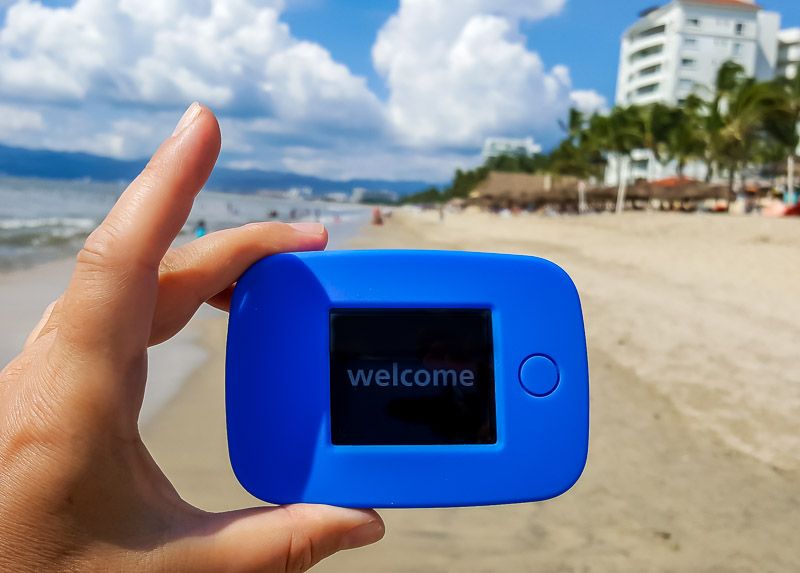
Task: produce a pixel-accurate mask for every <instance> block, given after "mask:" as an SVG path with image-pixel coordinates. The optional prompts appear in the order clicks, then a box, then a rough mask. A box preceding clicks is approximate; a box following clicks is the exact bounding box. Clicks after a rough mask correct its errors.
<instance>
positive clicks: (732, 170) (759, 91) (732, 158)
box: [715, 78, 784, 192]
mask: <svg viewBox="0 0 800 573" xmlns="http://www.w3.org/2000/svg"><path fill="white" fill-rule="evenodd" d="M783 99H784V98H783V95H782V93H781V91H780V90H779V89H777V88H776V85H775V84H774V83H762V82H757V81H756V80H754V79H752V78H748V79H746V80H744V81H742V82H741V83H740V84H739V85H738V86H736V87H735V88H734V89H733V90H732V91H731V92H730V93H729V94H728V95H727V96H726V97H725V98H724V99H722V100H721V101H720V102H719V107H718V112H719V118H720V121H721V127H720V129H719V132H718V134H717V137H718V141H717V146H716V150H715V151H716V153H717V154H718V159H719V161H720V162H721V163H723V164H724V165H725V166H726V167H727V169H728V189H729V191H731V192H732V191H733V183H734V179H735V176H736V173H738V172H739V170H740V169H741V168H742V167H744V166H745V165H746V164H747V163H748V161H749V159H750V158H751V157H752V156H753V150H754V147H755V144H756V141H757V140H758V139H759V138H763V137H765V136H766V135H767V134H768V132H769V129H768V124H769V117H770V115H771V114H776V113H777V112H778V111H780V110H781V109H782V108H783V105H782V102H783ZM778 123H780V122H778Z"/></svg>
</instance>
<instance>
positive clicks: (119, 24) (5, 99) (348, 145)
mask: <svg viewBox="0 0 800 573" xmlns="http://www.w3.org/2000/svg"><path fill="white" fill-rule="evenodd" d="M293 1H296V0H293ZM565 1H566V0H528V1H525V2H520V1H518V0H458V1H450V0H401V2H400V6H399V9H398V11H397V12H396V13H395V14H394V15H393V16H391V17H390V18H389V19H388V20H387V21H386V22H385V24H384V25H383V26H382V27H381V29H380V30H379V33H378V37H377V40H376V42H375V44H374V46H373V50H372V58H373V63H374V66H375V70H376V71H377V73H378V74H379V76H380V77H381V78H382V79H383V80H384V81H385V84H386V88H387V90H386V93H387V95H386V97H385V99H381V98H379V97H378V96H377V95H376V94H375V93H373V92H372V91H371V90H370V88H369V86H368V84H367V81H366V79H365V78H363V77H360V76H358V75H355V74H353V73H352V72H351V70H350V69H348V67H347V66H346V65H344V64H342V63H341V62H337V61H336V60H335V59H334V58H333V57H332V55H331V53H330V52H329V51H328V50H327V49H326V48H325V47H323V46H321V45H319V44H317V43H313V42H309V41H304V40H301V39H298V38H296V37H295V36H294V35H293V34H292V32H291V30H290V29H289V27H288V25H287V24H286V23H285V22H284V21H283V20H282V12H283V10H284V9H285V6H284V3H283V1H282V0H159V1H157V2H156V1H153V2H141V1H136V0H77V1H76V2H75V3H74V4H73V5H71V6H68V7H60V8H53V7H47V6H43V5H42V4H40V3H39V2H36V1H34V0H17V1H16V2H13V3H11V2H8V0H0V7H2V6H3V5H6V4H10V7H9V8H8V9H7V11H6V13H5V19H4V21H3V22H2V24H0V140H2V141H4V142H6V143H12V144H17V145H25V146H29V147H49V148H54V149H64V150H81V151H88V152H92V153H99V154H103V155H113V156H116V157H141V156H144V155H146V154H147V153H148V152H149V151H151V150H152V149H153V148H154V147H155V145H156V144H157V142H158V140H159V139H160V138H161V137H163V136H164V135H166V134H168V133H169V132H170V131H171V129H172V123H173V122H174V121H175V119H176V118H177V117H178V116H179V115H180V111H181V109H182V108H183V107H184V106H186V105H187V104H188V103H189V102H191V101H193V100H200V101H203V102H204V103H207V104H208V105H210V106H211V107H213V108H214V109H215V111H217V113H218V114H219V115H220V119H221V123H222V127H223V137H224V148H223V149H224V151H223V162H228V163H229V164H230V165H235V166H242V167H244V166H255V165H258V166H261V167H265V168H269V169H276V168H284V169H292V170H296V171H299V172H302V173H309V174H314V175H324V176H332V177H356V176H369V177H379V176H388V177H395V178H419V177H431V178H436V179H444V178H446V177H447V176H448V175H449V174H450V173H451V172H452V169H453V168H455V167H457V166H462V167H464V166H470V165H472V164H475V163H477V162H478V161H479V155H478V153H479V150H480V147H481V145H482V143H483V138H484V137H486V136H491V135H505V136H515V135H518V136H530V135H533V136H535V137H536V138H537V139H539V140H542V139H544V140H547V139H548V138H551V139H552V138H554V137H556V136H557V119H558V118H559V117H562V116H563V115H564V114H565V113H566V109H567V108H568V107H569V105H576V106H578V107H580V108H581V109H586V110H588V109H597V108H600V107H603V106H604V105H605V102H604V100H603V99H602V97H600V96H599V95H598V94H596V93H595V92H591V91H586V90H574V89H573V86H572V82H571V79H570V75H569V71H568V69H567V68H566V67H564V66H562V65H555V66H552V67H548V66H547V65H545V63H544V62H542V60H541V58H540V57H539V55H538V54H537V53H536V52H534V51H532V50H530V49H529V48H528V47H527V46H526V39H525V38H524V37H523V36H522V34H521V33H520V31H519V30H520V22H521V21H522V20H527V21H532V20H539V19H542V18H547V17H550V16H552V15H554V14H557V13H558V12H559V11H560V10H561V9H562V8H563V6H564V3H565ZM332 25H337V24H335V23H332ZM338 25H341V24H338ZM343 33H345V32H344V30H343ZM12 107H13V111H9V110H12Z"/></svg>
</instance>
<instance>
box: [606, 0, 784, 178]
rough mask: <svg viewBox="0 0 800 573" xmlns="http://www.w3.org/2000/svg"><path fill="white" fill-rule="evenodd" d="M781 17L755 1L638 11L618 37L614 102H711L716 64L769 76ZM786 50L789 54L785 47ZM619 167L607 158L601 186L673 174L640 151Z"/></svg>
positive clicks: (722, 0)
mask: <svg viewBox="0 0 800 573" xmlns="http://www.w3.org/2000/svg"><path fill="white" fill-rule="evenodd" d="M780 22H781V17H780V14H778V13H776V12H768V11H766V10H763V9H762V8H761V7H760V6H759V5H757V4H756V3H755V2H754V0H672V1H670V2H668V3H667V4H664V5H663V6H657V7H653V8H649V9H647V10H644V11H643V12H641V13H640V14H639V20H637V21H636V22H635V23H634V24H633V25H632V26H630V27H629V28H628V29H627V30H625V32H624V33H623V36H622V46H621V49H620V60H619V71H618V78H617V93H616V103H617V104H618V105H622V106H626V105H634V104H635V105H647V104H651V103H656V102H661V103H666V104H670V105H675V104H679V103H681V102H682V101H683V100H684V99H685V98H686V97H687V96H688V95H689V94H690V93H696V94H698V95H700V96H701V97H710V96H711V94H713V92H714V85H715V83H716V77H717V72H718V70H719V68H720V66H722V64H723V63H725V62H727V61H734V62H737V63H739V64H740V65H741V66H742V67H743V68H744V71H745V73H746V74H747V75H748V76H750V77H755V78H757V79H759V80H770V79H772V78H774V77H775V74H776V68H777V66H778V59H779V58H778V34H779V31H780ZM787 53H791V54H792V55H795V51H794V50H793V49H792V47H791V46H790V47H788V48H787ZM623 161H624V164H623V169H621V170H619V169H618V168H617V167H618V166H617V159H616V158H614V157H611V158H610V160H609V166H608V167H609V168H608V169H607V170H606V177H605V180H606V184H608V185H616V184H617V183H618V181H617V173H618V172H620V171H621V172H622V173H623V174H624V175H625V176H627V178H628V179H630V180H635V179H648V180H654V179H660V178H662V177H670V176H674V175H675V174H676V169H675V165H663V164H661V163H659V162H658V161H656V160H655V158H654V157H653V154H652V153H651V152H649V151H647V150H637V151H635V152H634V153H633V154H632V157H631V159H630V160H627V159H625V160H623ZM684 173H685V175H687V176H689V177H694V178H697V179H702V178H704V177H705V175H706V168H705V165H704V164H702V163H699V162H698V163H695V164H691V165H688V166H687V167H686V170H685V172H684Z"/></svg>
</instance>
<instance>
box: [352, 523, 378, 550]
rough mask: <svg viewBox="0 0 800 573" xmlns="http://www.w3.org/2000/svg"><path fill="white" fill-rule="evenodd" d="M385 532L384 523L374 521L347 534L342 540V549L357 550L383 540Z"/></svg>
mask: <svg viewBox="0 0 800 573" xmlns="http://www.w3.org/2000/svg"><path fill="white" fill-rule="evenodd" d="M385 532H386V530H385V528H384V526H383V523H382V522H381V521H380V520H378V519H373V520H372V521H370V522H368V523H364V524H363V525H359V526H358V527H355V528H354V529H351V530H350V531H348V532H347V533H345V535H344V537H343V538H342V549H355V548H356V547H364V546H365V545H369V544H370V543H375V542H376V541H380V540H381V539H382V538H383V534H384V533H385Z"/></svg>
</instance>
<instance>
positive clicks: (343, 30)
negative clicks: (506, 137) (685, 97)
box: [285, 0, 800, 101]
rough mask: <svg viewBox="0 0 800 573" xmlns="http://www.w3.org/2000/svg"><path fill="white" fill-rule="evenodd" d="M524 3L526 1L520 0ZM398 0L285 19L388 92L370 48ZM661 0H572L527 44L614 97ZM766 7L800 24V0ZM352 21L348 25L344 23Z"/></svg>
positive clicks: (532, 31) (344, 4)
mask: <svg viewBox="0 0 800 573" xmlns="http://www.w3.org/2000/svg"><path fill="white" fill-rule="evenodd" d="M456 1H458V0H456ZM521 1H523V2H524V0H521ZM398 3H399V0H350V1H345V0H306V1H305V2H302V1H300V2H297V3H296V4H295V5H294V6H292V4H289V10H288V11H287V13H286V18H285V19H286V21H287V22H288V23H289V24H290V25H291V27H292V30H294V32H295V34H297V35H298V36H299V37H302V38H308V39H311V40H315V41H318V42H320V43H321V44H323V45H324V46H327V47H328V49H329V50H331V53H332V54H333V55H334V56H335V57H336V58H337V59H340V60H341V61H344V62H347V63H348V65H349V66H350V68H351V69H352V70H354V71H355V72H357V73H359V74H363V75H364V76H366V77H368V78H369V81H370V86H371V87H373V88H374V89H375V90H376V91H379V92H384V93H385V90H384V85H383V83H382V82H381V80H380V78H379V77H378V76H377V74H376V73H375V70H374V68H373V67H372V61H371V57H370V48H371V46H372V44H373V43H374V41H375V35H376V34H377V31H378V28H379V27H380V26H381V24H383V22H385V21H386V19H387V18H388V17H389V16H391V15H392V14H393V13H394V12H396V11H397V5H398ZM658 3H659V2H658V1H656V0H650V1H648V0H642V1H633V2H632V1H631V0H569V1H568V2H567V3H566V5H565V6H564V8H563V9H562V11H561V12H560V13H559V14H558V15H556V16H552V17H550V18H547V19H545V20H542V21H539V22H535V23H527V22H526V23H523V25H522V27H521V28H522V32H523V33H524V34H525V37H526V44H527V45H528V47H529V48H530V49H532V50H536V51H537V52H539V54H540V55H541V56H542V59H543V60H544V61H545V62H546V63H550V64H551V65H552V64H555V63H563V64H566V65H567V66H569V69H570V71H571V72H572V78H573V81H574V84H575V86H577V87H580V88H584V89H594V90H597V91H598V92H599V93H601V94H602V95H603V96H605V97H606V99H607V100H608V101H613V99H614V88H615V83H616V69H617V57H618V55H619V37H620V34H621V33H622V30H624V29H625V28H626V27H627V26H629V25H630V24H631V23H633V22H634V21H635V20H636V17H637V16H636V15H637V13H638V12H639V11H640V10H642V9H643V8H646V7H648V6H652V5H655V4H658ZM759 4H760V5H761V6H763V7H764V9H766V10H771V11H775V12H780V13H781V16H782V21H783V27H785V28H790V27H795V26H800V0H765V1H762V2H759ZM345 22H346V23H347V24H346V25H344V23H345Z"/></svg>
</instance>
